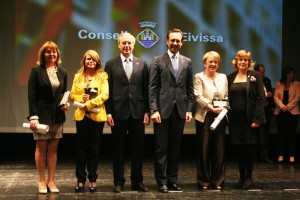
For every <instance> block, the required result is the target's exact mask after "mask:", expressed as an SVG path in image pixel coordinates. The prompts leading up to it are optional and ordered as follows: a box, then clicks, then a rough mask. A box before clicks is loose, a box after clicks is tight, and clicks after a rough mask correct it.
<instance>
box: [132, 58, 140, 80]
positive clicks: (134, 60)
mask: <svg viewBox="0 0 300 200" xmlns="http://www.w3.org/2000/svg"><path fill="white" fill-rule="evenodd" d="M138 65H139V63H138V60H137V58H136V57H134V56H133V60H132V73H131V77H130V80H132V79H133V78H134V76H135V74H136V72H137V70H138Z"/></svg>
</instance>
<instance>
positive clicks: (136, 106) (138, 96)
mask: <svg viewBox="0 0 300 200" xmlns="http://www.w3.org/2000/svg"><path fill="white" fill-rule="evenodd" d="M132 62H133V63H132V74H131V77H130V80H128V78H127V76H126V73H125V70H124V67H123V63H122V60H121V56H118V57H116V58H114V59H111V60H109V61H108V62H107V63H106V65H105V71H106V73H107V74H108V85H109V98H108V100H107V101H106V102H105V109H106V113H107V114H111V115H112V117H113V119H116V120H124V119H128V117H129V116H130V114H131V116H132V117H133V118H134V119H143V118H144V114H145V113H149V112H150V111H149V101H148V82H149V75H148V66H147V64H146V62H145V61H143V60H141V59H139V58H137V57H133V61H132Z"/></svg>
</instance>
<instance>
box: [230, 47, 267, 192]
mask: <svg viewBox="0 0 300 200" xmlns="http://www.w3.org/2000/svg"><path fill="white" fill-rule="evenodd" d="M232 64H233V69H234V72H233V73H231V74H229V75H228V76H227V78H228V97H229V103H230V115H229V116H230V119H229V121H230V122H229V132H230V143H231V144H232V145H233V147H234V148H235V149H234V150H235V152H237V159H238V166H239V173H240V179H239V182H238V183H237V185H236V188H242V189H250V188H251V187H252V185H253V181H252V171H253V165H254V158H255V150H256V144H257V143H258V134H259V127H260V125H261V124H263V123H265V115H264V100H265V95H264V89H263V82H262V77H261V75H260V73H259V72H256V71H253V65H254V62H253V61H252V55H251V52H249V51H247V50H240V51H238V52H237V54H236V56H235V58H234V59H233V60H232Z"/></svg>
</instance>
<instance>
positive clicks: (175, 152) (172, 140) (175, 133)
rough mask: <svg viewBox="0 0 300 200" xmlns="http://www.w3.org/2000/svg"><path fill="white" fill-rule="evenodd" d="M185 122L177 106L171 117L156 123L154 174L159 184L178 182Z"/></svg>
mask: <svg viewBox="0 0 300 200" xmlns="http://www.w3.org/2000/svg"><path fill="white" fill-rule="evenodd" d="M184 124H185V120H184V119H182V118H180V116H179V114H178V111H177V108H176V106H174V109H173V112H172V114H171V116H170V117H169V118H167V119H162V120H161V123H159V124H158V123H154V151H155V156H154V174H155V178H156V182H157V185H158V186H160V185H166V184H167V183H170V184H172V183H177V177H178V168H179V156H180V144H181V138H182V134H183V129H184Z"/></svg>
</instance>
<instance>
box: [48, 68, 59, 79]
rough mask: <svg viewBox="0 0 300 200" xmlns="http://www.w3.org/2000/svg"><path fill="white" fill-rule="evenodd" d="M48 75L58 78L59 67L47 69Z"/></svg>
mask: <svg viewBox="0 0 300 200" xmlns="http://www.w3.org/2000/svg"><path fill="white" fill-rule="evenodd" d="M46 70H47V74H48V76H51V77H56V76H57V75H56V72H57V67H56V66H53V67H47V69H46Z"/></svg>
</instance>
